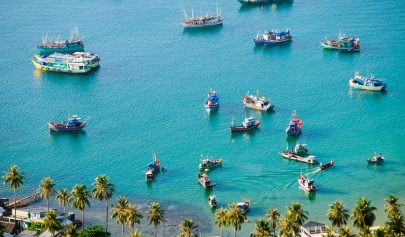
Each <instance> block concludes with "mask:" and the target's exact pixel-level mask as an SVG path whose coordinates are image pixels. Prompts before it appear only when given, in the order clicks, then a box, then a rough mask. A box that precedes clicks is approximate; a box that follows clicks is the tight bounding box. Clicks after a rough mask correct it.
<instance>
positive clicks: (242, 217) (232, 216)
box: [227, 203, 246, 237]
mask: <svg viewBox="0 0 405 237" xmlns="http://www.w3.org/2000/svg"><path fill="white" fill-rule="evenodd" d="M228 207H229V211H228V212H227V217H228V221H229V224H230V225H232V229H233V232H234V234H235V235H234V236H235V237H236V231H237V230H240V229H241V228H242V224H243V223H244V222H245V221H246V212H242V211H241V210H239V209H238V205H236V204H235V203H232V204H229V205H228Z"/></svg>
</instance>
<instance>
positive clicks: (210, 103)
mask: <svg viewBox="0 0 405 237" xmlns="http://www.w3.org/2000/svg"><path fill="white" fill-rule="evenodd" d="M218 106H219V97H218V96H217V92H216V91H212V90H211V91H210V92H208V98H207V101H206V102H205V104H204V107H205V109H206V110H207V111H208V112H210V111H213V110H216V109H218Z"/></svg>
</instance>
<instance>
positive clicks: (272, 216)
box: [266, 208, 280, 236]
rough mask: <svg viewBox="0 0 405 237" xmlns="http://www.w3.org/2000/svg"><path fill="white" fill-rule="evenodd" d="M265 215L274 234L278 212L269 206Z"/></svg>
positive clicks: (274, 234)
mask: <svg viewBox="0 0 405 237" xmlns="http://www.w3.org/2000/svg"><path fill="white" fill-rule="evenodd" d="M266 217H267V221H268V222H269V224H270V227H271V229H272V231H273V236H276V230H277V222H278V220H279V219H280V213H278V211H277V208H271V209H269V210H267V214H266Z"/></svg>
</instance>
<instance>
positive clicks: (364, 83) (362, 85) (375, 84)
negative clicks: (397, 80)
mask: <svg viewBox="0 0 405 237" xmlns="http://www.w3.org/2000/svg"><path fill="white" fill-rule="evenodd" d="M382 81H383V79H382V78H375V77H374V75H373V74H371V77H370V78H368V77H364V76H360V75H359V72H356V73H355V74H354V78H349V85H350V87H351V88H355V89H362V90H370V91H381V90H384V89H385V88H386V87H387V84H385V83H384V82H382Z"/></svg>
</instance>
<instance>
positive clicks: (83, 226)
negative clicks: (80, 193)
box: [82, 210, 84, 230]
mask: <svg viewBox="0 0 405 237" xmlns="http://www.w3.org/2000/svg"><path fill="white" fill-rule="evenodd" d="M83 229H84V210H83V211H82V230H83Z"/></svg>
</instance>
